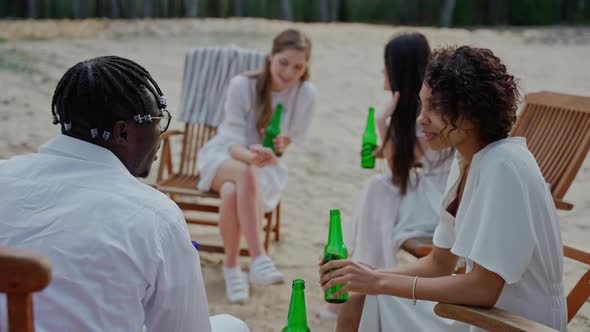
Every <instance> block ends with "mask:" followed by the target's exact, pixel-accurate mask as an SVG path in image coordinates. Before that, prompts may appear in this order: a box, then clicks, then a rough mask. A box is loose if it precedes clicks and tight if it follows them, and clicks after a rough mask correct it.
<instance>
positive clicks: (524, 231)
mask: <svg viewBox="0 0 590 332" xmlns="http://www.w3.org/2000/svg"><path fill="white" fill-rule="evenodd" d="M481 167H482V168H481V170H480V172H479V174H478V178H477V179H473V180H474V182H475V181H477V182H475V184H474V185H473V188H472V191H471V196H470V197H469V203H468V204H469V205H468V206H467V207H466V209H465V210H464V211H463V213H461V214H460V215H459V216H458V217H457V224H456V226H455V227H457V229H456V233H455V234H456V239H455V243H454V245H453V247H452V249H451V251H452V252H453V253H454V254H455V255H458V256H462V257H466V258H468V259H470V260H471V261H473V262H475V263H477V264H479V265H480V266H482V267H484V268H485V269H487V270H490V271H492V272H495V273H497V274H498V275H500V276H501V277H502V278H503V279H504V281H505V282H506V283H507V284H512V283H515V282H517V281H519V280H520V279H521V277H522V275H523V273H524V272H525V270H526V269H527V267H528V265H529V264H530V261H531V259H532V255H533V251H534V248H535V242H536V241H535V233H534V230H533V220H532V213H531V205H530V204H529V201H530V196H531V195H535V193H533V192H529V190H530V186H527V183H525V181H526V180H523V179H525V178H526V177H524V176H519V174H518V171H517V169H516V167H515V166H514V165H513V164H512V161H511V160H494V161H492V162H489V163H488V164H484V165H482V166H481ZM463 200H464V201H465V197H464V198H463ZM463 203H465V202H462V204H463Z"/></svg>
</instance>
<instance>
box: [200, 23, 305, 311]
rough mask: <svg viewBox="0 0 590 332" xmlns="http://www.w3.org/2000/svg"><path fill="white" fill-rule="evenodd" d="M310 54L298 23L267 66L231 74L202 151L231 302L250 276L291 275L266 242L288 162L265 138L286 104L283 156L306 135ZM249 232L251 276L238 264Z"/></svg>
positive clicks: (244, 294)
mask: <svg viewBox="0 0 590 332" xmlns="http://www.w3.org/2000/svg"><path fill="white" fill-rule="evenodd" d="M310 56H311V41H310V40H309V38H307V36H305V34H303V33H302V32H300V31H298V30H294V29H287V30H285V31H283V32H281V33H279V34H278V35H277V36H276V37H275V38H274V40H273V44H272V50H271V52H270V54H269V55H268V57H267V58H266V60H265V63H264V67H263V68H261V69H260V70H259V71H256V72H252V73H243V74H240V75H238V76H236V77H234V78H232V80H231V81H230V83H229V86H228V90H227V99H226V104H225V106H224V108H225V113H224V120H223V122H222V123H221V125H220V127H219V131H218V132H217V136H216V137H214V138H213V139H212V140H211V141H209V142H208V143H207V144H206V145H205V146H204V147H203V148H202V149H201V150H200V152H199V156H198V163H197V167H198V170H199V174H200V180H199V183H198V188H199V190H203V191H210V190H211V191H215V192H218V193H219V194H220V196H221V205H220V211H219V215H220V223H219V229H220V232H221V237H222V238H223V246H224V249H225V262H224V267H223V275H224V279H225V289H226V294H227V298H228V300H229V301H230V302H232V303H243V302H245V301H247V299H248V297H249V282H248V279H249V281H250V282H251V283H253V284H256V285H270V284H276V283H281V282H283V280H284V277H283V274H282V273H281V272H280V271H279V270H278V269H277V268H276V266H275V265H274V263H273V262H272V260H271V259H270V257H269V256H268V255H267V254H266V252H265V250H264V248H263V246H262V241H261V239H260V223H259V222H260V220H261V219H262V215H263V214H262V213H263V211H264V212H267V211H272V210H273V209H274V208H275V207H276V205H277V204H278V202H279V201H280V199H281V193H282V191H283V189H285V186H286V184H287V167H286V164H285V163H284V162H283V161H281V158H280V157H278V156H277V155H275V154H274V153H273V151H272V150H271V149H269V148H265V147H262V145H261V142H262V138H263V135H264V132H263V131H264V130H265V129H266V127H267V126H268V124H269V123H270V121H271V119H272V116H273V112H274V110H275V107H276V105H277V104H279V103H281V104H282V105H283V106H284V112H283V114H282V117H281V135H279V136H277V137H276V138H275V140H274V147H275V150H276V151H277V154H278V155H282V154H283V153H284V152H285V151H286V149H287V147H288V146H289V145H290V143H291V141H293V142H294V143H296V144H300V143H303V141H305V139H306V137H307V132H308V129H309V127H310V125H311V120H312V117H313V113H314V106H315V100H316V89H315V86H314V85H313V83H311V82H310V81H308V79H309V61H310ZM238 211H239V213H238ZM242 235H243V236H244V238H245V239H246V242H247V244H248V250H249V253H250V257H252V263H251V264H250V274H249V277H246V274H245V273H244V272H242V270H241V269H240V266H239V264H238V256H239V252H240V240H241V238H242Z"/></svg>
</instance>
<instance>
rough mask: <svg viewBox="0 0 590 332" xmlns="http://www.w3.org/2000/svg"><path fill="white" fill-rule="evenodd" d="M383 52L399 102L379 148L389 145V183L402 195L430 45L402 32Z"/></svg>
mask: <svg viewBox="0 0 590 332" xmlns="http://www.w3.org/2000/svg"><path fill="white" fill-rule="evenodd" d="M384 53H385V54H384V58H385V70H386V73H387V77H388V78H389V82H390V86H391V92H392V94H393V93H395V92H396V91H398V92H399V101H398V103H397V107H396V109H395V111H394V112H393V114H392V116H391V121H390V122H389V127H388V128H387V134H386V136H385V139H384V140H383V146H382V149H386V148H387V145H388V144H393V148H394V151H395V152H394V154H393V156H392V157H391V159H390V160H388V163H389V166H390V167H391V172H392V178H393V183H394V184H395V185H396V186H398V187H399V188H400V192H401V194H402V195H404V194H405V193H406V191H407V189H408V182H409V178H410V171H411V170H412V169H413V168H414V166H415V163H416V160H415V159H416V158H415V155H414V148H415V146H416V119H417V117H418V113H419V109H418V107H419V101H420V99H419V94H420V88H421V87H422V81H423V80H424V73H425V71H426V66H427V64H428V61H429V59H430V46H429V45H428V41H427V40H426V37H424V35H422V34H421V33H417V32H415V33H403V34H399V35H397V36H395V37H393V38H392V39H391V40H390V41H389V42H388V43H387V45H385V51H384Z"/></svg>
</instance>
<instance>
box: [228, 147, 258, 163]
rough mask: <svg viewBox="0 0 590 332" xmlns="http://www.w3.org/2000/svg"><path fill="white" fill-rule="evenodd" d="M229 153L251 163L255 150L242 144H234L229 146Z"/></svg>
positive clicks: (234, 157) (237, 158) (235, 157)
mask: <svg viewBox="0 0 590 332" xmlns="http://www.w3.org/2000/svg"><path fill="white" fill-rule="evenodd" d="M229 155H230V156H231V157H232V158H233V159H235V160H239V161H243V162H245V163H246V164H250V163H251V162H252V160H253V159H254V152H252V151H250V150H249V149H248V148H246V147H245V146H243V145H241V144H234V145H232V146H231V147H230V148H229Z"/></svg>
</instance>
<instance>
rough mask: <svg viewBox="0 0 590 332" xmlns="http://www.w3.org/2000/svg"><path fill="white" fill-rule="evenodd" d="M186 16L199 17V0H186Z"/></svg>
mask: <svg viewBox="0 0 590 332" xmlns="http://www.w3.org/2000/svg"><path fill="white" fill-rule="evenodd" d="M184 16H185V17H197V0H184Z"/></svg>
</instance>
